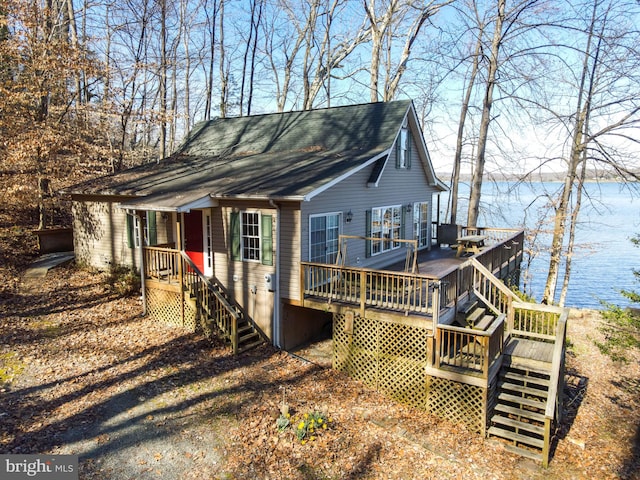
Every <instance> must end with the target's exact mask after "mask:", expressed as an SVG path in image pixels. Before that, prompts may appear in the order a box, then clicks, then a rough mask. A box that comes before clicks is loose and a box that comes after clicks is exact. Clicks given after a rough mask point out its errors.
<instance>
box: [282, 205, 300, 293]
mask: <svg viewBox="0 0 640 480" xmlns="http://www.w3.org/2000/svg"><path fill="white" fill-rule="evenodd" d="M300 229H301V225H300V204H298V203H284V204H282V205H281V207H280V239H279V242H280V277H281V278H280V279H279V281H280V293H281V297H282V298H287V299H293V300H300V258H301V250H300V247H301V242H300Z"/></svg>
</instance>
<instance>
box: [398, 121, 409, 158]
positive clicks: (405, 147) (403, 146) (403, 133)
mask: <svg viewBox="0 0 640 480" xmlns="http://www.w3.org/2000/svg"><path fill="white" fill-rule="evenodd" d="M411 143H412V141H411V133H410V131H409V128H408V126H407V124H406V120H405V124H404V125H403V126H402V129H401V130H400V134H399V135H398V138H397V140H396V168H406V169H409V168H411Z"/></svg>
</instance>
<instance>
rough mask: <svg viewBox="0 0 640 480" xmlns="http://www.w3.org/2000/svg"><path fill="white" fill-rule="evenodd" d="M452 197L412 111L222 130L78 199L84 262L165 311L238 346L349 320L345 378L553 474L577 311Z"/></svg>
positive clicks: (300, 115) (340, 333) (337, 356)
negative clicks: (570, 311) (533, 285)
mask: <svg viewBox="0 0 640 480" xmlns="http://www.w3.org/2000/svg"><path fill="white" fill-rule="evenodd" d="M445 190H446V187H445V185H444V184H443V183H442V182H440V181H439V180H438V179H437V177H436V175H435V173H434V170H433V166H432V163H431V159H430V157H429V152H428V150H427V146H426V144H425V140H424V137H423V135H422V130H421V128H420V125H419V122H418V119H417V116H416V112H415V109H414V106H413V104H412V102H411V101H396V102H389V103H372V104H363V105H354V106H345V107H335V108H328V109H322V110H313V111H302V112H289V113H278V114H270V115H258V116H250V117H241V118H226V119H216V120H212V121H208V122H205V123H201V124H199V125H198V126H196V128H194V130H193V131H192V132H190V134H189V136H188V138H187V139H186V141H185V142H184V144H183V145H182V146H181V147H180V148H179V149H178V151H177V152H176V153H175V154H173V155H172V156H171V157H169V158H166V159H162V160H160V161H159V162H157V163H149V164H145V165H142V166H139V167H136V168H132V169H129V170H126V171H123V172H119V173H116V174H113V175H109V176H106V177H102V178H98V179H95V180H93V181H90V182H86V183H83V184H80V185H76V186H75V187H72V188H70V189H69V190H68V193H69V194H70V196H71V198H72V201H73V202H72V205H73V215H74V224H73V229H74V249H75V253H76V258H77V259H78V260H79V261H80V262H83V263H85V264H88V265H93V266H95V267H98V268H105V267H108V266H110V265H130V266H134V267H136V268H140V271H141V278H142V292H143V298H144V302H143V303H144V306H145V312H146V313H147V314H148V315H149V316H150V317H152V318H154V319H157V320H159V321H164V322H169V323H176V324H179V325H181V326H185V327H188V328H191V329H201V330H202V331H204V332H205V333H211V334H216V335H219V336H221V337H222V338H225V339H226V340H228V341H229V342H230V344H231V346H232V348H233V351H234V352H238V351H240V350H242V349H245V348H251V347H252V346H253V345H254V344H256V343H259V342H262V341H264V340H267V341H270V342H272V343H273V344H275V345H276V346H278V347H281V348H284V349H291V348H293V347H295V346H297V345H299V344H302V343H304V342H306V341H308V340H310V339H311V338H313V337H314V336H316V334H318V333H319V332H321V331H322V330H323V328H325V326H326V325H331V329H332V330H331V334H332V341H333V342H332V344H333V367H334V368H336V369H338V370H340V371H343V372H346V373H347V374H349V375H350V376H352V377H354V378H358V379H360V380H362V381H363V382H364V383H366V384H368V385H371V386H373V387H375V388H377V389H379V390H381V391H383V392H385V393H386V394H388V395H390V396H392V397H394V398H397V399H398V400H400V401H402V402H405V403H409V404H411V405H414V406H416V407H419V408H422V409H425V410H426V411H428V412H429V413H432V414H434V415H437V416H440V417H443V418H447V419H449V420H452V421H454V422H462V423H465V424H466V425H467V426H468V427H469V428H470V430H472V431H477V432H479V433H482V434H485V435H488V436H495V437H498V438H502V439H505V440H506V441H508V442H510V443H509V447H510V448H511V449H512V450H513V451H515V452H517V453H519V454H521V455H525V456H529V457H532V458H535V459H538V460H541V461H542V462H543V464H545V465H546V464H547V463H548V461H549V458H550V452H551V451H552V448H551V447H552V445H551V441H552V439H553V432H554V426H557V424H558V421H559V419H560V417H561V414H562V408H561V405H562V387H563V377H564V375H563V371H564V356H565V336H566V319H567V311H566V310H563V309H560V308H556V307H551V306H542V305H537V304H534V303H529V302H524V301H522V300H521V299H519V298H518V297H517V296H516V294H515V293H514V292H513V291H512V290H511V289H510V288H509V285H516V286H517V285H518V283H519V272H520V263H521V261H522V255H523V250H524V232H523V231H521V230H510V229H499V228H488V227H482V228H479V227H475V226H474V227H464V226H457V225H454V226H447V227H445V226H443V225H440V223H441V222H440V219H439V218H437V216H436V217H435V218H434V213H433V212H434V211H435V212H437V211H439V208H434V204H437V203H438V201H439V194H440V193H441V192H443V191H445ZM445 233H446V234H445ZM445 238H448V239H447V240H445ZM439 244H448V245H447V248H444V249H441V248H437V247H438V246H439ZM450 246H454V247H455V248H454V249H451V248H449V247H450ZM463 254H464V255H463Z"/></svg>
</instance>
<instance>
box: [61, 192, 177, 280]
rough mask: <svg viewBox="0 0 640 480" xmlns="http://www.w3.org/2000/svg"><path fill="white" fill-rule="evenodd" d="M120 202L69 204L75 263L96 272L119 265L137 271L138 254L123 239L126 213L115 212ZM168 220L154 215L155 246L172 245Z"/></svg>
mask: <svg viewBox="0 0 640 480" xmlns="http://www.w3.org/2000/svg"><path fill="white" fill-rule="evenodd" d="M120 201H122V199H121V198H118V197H115V198H109V197H106V200H105V197H99V198H98V197H86V198H82V197H75V198H74V199H73V202H72V206H71V211H72V213H73V232H74V239H73V243H74V251H75V255H76V260H77V261H78V262H80V263H82V264H84V265H87V266H91V267H95V268H98V269H108V268H109V267H111V266H115V265H121V266H127V267H136V268H138V264H139V252H138V251H137V250H136V249H135V248H131V247H130V246H129V244H128V239H127V213H126V212H125V211H124V210H122V209H121V208H118V204H119V203H120ZM170 225H171V217H169V218H167V219H165V218H163V217H162V215H160V214H158V216H157V219H156V227H157V243H158V244H165V243H169V242H173V231H172V229H171V227H170Z"/></svg>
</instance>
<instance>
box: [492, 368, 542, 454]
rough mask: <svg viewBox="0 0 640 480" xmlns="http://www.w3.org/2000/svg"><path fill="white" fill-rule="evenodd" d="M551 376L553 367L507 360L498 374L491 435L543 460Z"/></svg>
mask: <svg viewBox="0 0 640 480" xmlns="http://www.w3.org/2000/svg"><path fill="white" fill-rule="evenodd" d="M550 377H551V369H550V368H549V370H545V369H542V368H540V367H539V366H536V367H535V368H533V367H530V366H527V365H525V364H518V363H509V362H507V363H506V364H504V365H503V366H502V369H501V370H500V374H499V378H498V383H497V388H496V396H495V404H494V406H493V412H492V414H491V416H490V419H489V429H488V431H487V433H488V436H489V437H497V438H499V439H501V440H503V441H505V442H506V443H505V448H506V449H507V450H509V451H511V452H513V453H516V454H518V455H521V456H524V457H528V458H531V459H534V460H538V461H542V462H544V461H545V455H547V452H546V451H545V450H546V449H547V448H548V439H547V441H546V442H545V435H546V434H547V433H546V432H547V428H546V427H545V425H546V417H545V409H546V406H547V399H548V396H549V385H550Z"/></svg>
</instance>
